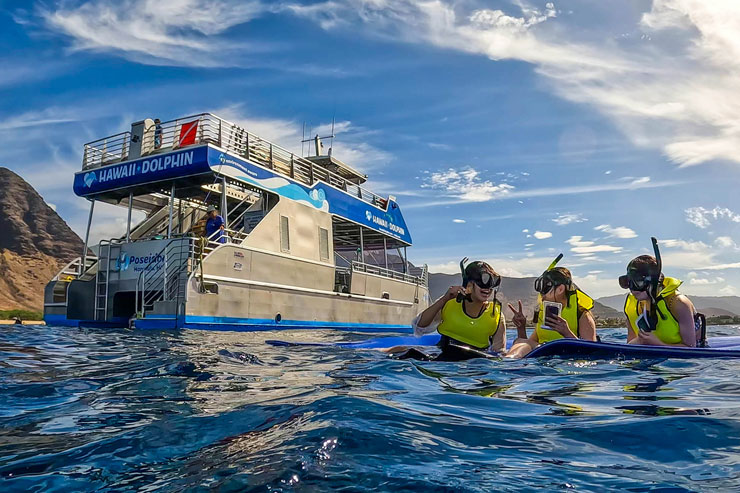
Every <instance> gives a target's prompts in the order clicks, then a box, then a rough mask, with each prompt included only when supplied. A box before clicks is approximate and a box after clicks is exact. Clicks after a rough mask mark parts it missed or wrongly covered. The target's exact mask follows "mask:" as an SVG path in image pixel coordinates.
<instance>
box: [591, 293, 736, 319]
mask: <svg viewBox="0 0 740 493" xmlns="http://www.w3.org/2000/svg"><path fill="white" fill-rule="evenodd" d="M625 296H626V294H618V295H614V296H606V297H604V298H599V299H598V301H599V302H600V303H603V304H604V305H606V306H609V307H611V308H614V309H616V310H619V311H620V312H621V311H622V309H623V308H624V299H625ZM689 298H691V301H692V302H693V303H694V306H695V307H696V309H697V310H699V311H700V312H702V313H704V314H705V315H707V316H710V315H709V313H708V312H709V311H711V310H720V311H725V312H726V313H720V312H716V313H717V316H719V315H740V296H693V295H689ZM712 313H715V312H712ZM711 316H714V315H711Z"/></svg>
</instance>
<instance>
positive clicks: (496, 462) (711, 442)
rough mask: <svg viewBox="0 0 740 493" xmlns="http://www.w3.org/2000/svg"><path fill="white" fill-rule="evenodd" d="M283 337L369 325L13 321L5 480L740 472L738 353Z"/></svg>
mask: <svg viewBox="0 0 740 493" xmlns="http://www.w3.org/2000/svg"><path fill="white" fill-rule="evenodd" d="M623 330H624V329H622V330H621V331H616V330H613V331H600V333H601V334H602V337H604V336H605V335H606V336H607V337H606V339H607V340H608V339H610V338H611V340H617V339H621V338H623V337H624V334H623V333H622V332H623ZM738 332H740V331H739V330H738V327H713V328H711V332H710V335H713V336H714V335H737V334H738ZM278 337H279V338H281V339H286V338H293V339H295V340H298V339H300V338H306V337H308V338H310V339H311V340H321V339H324V340H336V339H337V338H342V339H345V340H353V339H364V338H367V337H368V335H367V333H363V334H356V335H355V334H348V333H339V332H330V331H326V332H321V333H320V334H316V333H315V332H314V333H311V334H306V333H305V332H294V333H286V332H281V333H275V332H273V333H270V332H259V333H217V332H198V331H183V332H179V333H175V332H131V331H125V330H120V331H115V330H114V331H112V330H92V329H68V328H56V327H30V326H24V327H5V328H3V329H2V332H0V485H2V490H3V491H34V490H36V491H88V490H96V491H99V490H103V491H105V490H110V491H112V490H115V491H183V490H211V489H215V490H224V491H232V490H238V491H239V490H252V489H255V490H260V491H264V490H283V491H292V490H298V491H325V490H328V489H344V490H348V491H378V490H386V491H387V490H394V491H450V490H466V491H494V490H496V491H527V490H534V489H539V488H545V489H548V490H552V489H571V488H574V489H577V490H582V491H604V490H612V489H613V490H629V491H648V490H651V489H654V490H658V491H705V490H706V491H709V490H713V491H730V490H733V489H736V488H737V485H738V479H740V460H739V459H740V455H739V452H740V384H738V383H736V376H737V374H738V372H739V371H740V361H738V360H694V361H681V360H662V361H661V360H651V361H631V362H620V361H612V362H608V361H599V362H591V361H563V360H557V359H551V360H544V361H537V360H524V361H514V362H512V361H506V362H497V361H485V360H471V361H467V362H462V363H435V362H414V361H396V360H391V359H388V358H387V357H386V356H385V355H384V354H383V353H379V352H377V351H359V350H353V349H347V348H339V347H272V346H268V345H266V344H264V341H265V340H266V339H275V338H278Z"/></svg>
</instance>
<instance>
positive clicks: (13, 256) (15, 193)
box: [0, 168, 83, 311]
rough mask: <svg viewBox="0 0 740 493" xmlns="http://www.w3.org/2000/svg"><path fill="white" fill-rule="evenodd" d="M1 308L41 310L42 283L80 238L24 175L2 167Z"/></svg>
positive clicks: (74, 253)
mask: <svg viewBox="0 0 740 493" xmlns="http://www.w3.org/2000/svg"><path fill="white" fill-rule="evenodd" d="M0 183H1V184H2V186H1V187H0V309H16V308H24V309H28V310H38V311H40V310H42V309H43V303H44V301H43V298H44V286H45V285H46V283H47V282H49V280H50V279H51V278H52V277H53V276H54V275H56V273H57V272H58V271H59V269H61V268H62V267H63V266H64V264H66V263H67V262H69V261H70V260H72V259H73V258H75V257H78V256H79V255H80V254H81V252H82V246H83V243H82V240H81V239H80V237H79V236H77V234H75V232H74V231H72V229H71V228H70V227H69V226H68V225H67V223H66V222H64V220H63V219H62V218H61V217H59V215H58V214H57V213H56V212H55V211H54V210H53V209H52V208H51V207H49V206H48V205H47V204H46V202H45V201H44V199H43V198H42V197H41V195H39V194H38V192H36V190H34V189H33V187H32V186H31V185H29V184H28V183H27V182H26V181H25V180H24V179H23V178H21V177H20V176H18V175H17V174H15V173H13V172H12V171H10V170H9V169H7V168H0Z"/></svg>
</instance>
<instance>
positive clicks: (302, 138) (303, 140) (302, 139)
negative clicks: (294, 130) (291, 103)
mask: <svg viewBox="0 0 740 493" xmlns="http://www.w3.org/2000/svg"><path fill="white" fill-rule="evenodd" d="M304 142H306V120H303V134H302V135H301V157H303V143H304Z"/></svg>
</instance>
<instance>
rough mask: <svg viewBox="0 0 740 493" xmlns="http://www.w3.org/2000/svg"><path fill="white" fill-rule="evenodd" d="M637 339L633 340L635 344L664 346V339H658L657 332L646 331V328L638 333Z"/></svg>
mask: <svg viewBox="0 0 740 493" xmlns="http://www.w3.org/2000/svg"><path fill="white" fill-rule="evenodd" d="M636 339H637V341H635V342H633V344H642V345H643V346H663V345H664V344H663V341H661V340H660V339H658V336H656V335H655V332H652V331H651V332H645V331H644V330H640V332H639V333H638V334H637V337H636Z"/></svg>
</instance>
